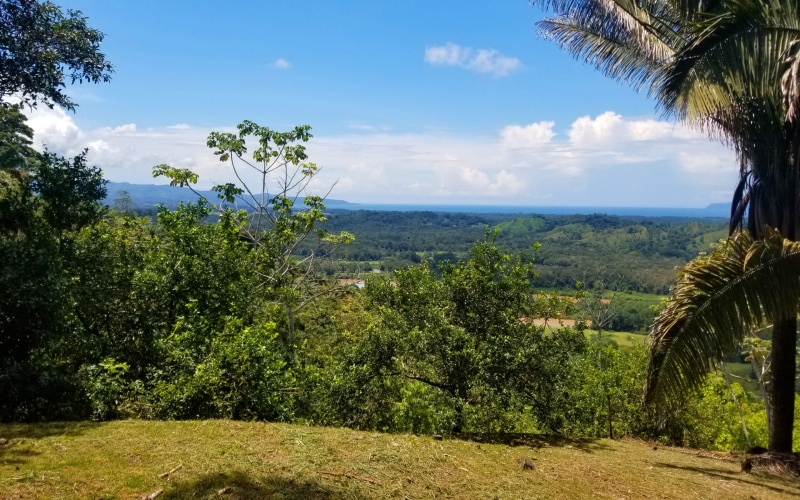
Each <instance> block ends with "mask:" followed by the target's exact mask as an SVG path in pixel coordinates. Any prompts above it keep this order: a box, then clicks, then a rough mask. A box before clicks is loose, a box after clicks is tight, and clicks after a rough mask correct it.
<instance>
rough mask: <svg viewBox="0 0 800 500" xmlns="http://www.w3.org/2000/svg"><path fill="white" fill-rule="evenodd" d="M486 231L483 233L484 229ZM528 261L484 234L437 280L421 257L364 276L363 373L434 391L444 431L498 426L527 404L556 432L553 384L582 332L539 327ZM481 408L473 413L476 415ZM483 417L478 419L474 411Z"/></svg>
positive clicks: (580, 341)
mask: <svg viewBox="0 0 800 500" xmlns="http://www.w3.org/2000/svg"><path fill="white" fill-rule="evenodd" d="M487 236H488V235H487ZM532 275H533V262H532V260H529V259H526V258H523V257H517V258H514V257H511V256H509V255H507V254H505V253H503V252H501V251H500V250H499V249H498V248H497V247H496V246H495V244H494V237H492V236H489V237H488V238H487V240H486V241H484V242H480V243H478V244H476V245H475V247H474V248H473V251H472V253H471V256H470V259H468V260H466V261H464V262H460V263H456V264H449V265H447V266H445V267H444V268H443V269H442V276H441V278H437V277H436V276H435V275H434V274H433V273H432V272H431V271H430V269H429V268H428V266H427V265H420V266H416V267H413V268H409V269H405V270H399V271H397V272H396V273H395V274H394V275H393V277H392V279H391V281H388V280H370V282H369V283H368V284H367V287H366V293H367V299H368V304H369V305H370V307H371V308H372V309H373V310H374V311H376V313H377V318H376V320H375V321H374V322H373V324H372V325H370V328H369V332H370V333H369V335H368V336H367V337H366V339H365V341H364V343H363V344H364V346H365V350H366V352H372V354H371V355H367V356H366V357H365V360H368V361H366V363H367V365H368V366H369V368H367V367H365V369H367V370H369V374H370V375H369V376H370V377H372V378H375V377H380V376H383V377H386V376H389V377H398V378H399V379H405V380H407V381H413V382H414V383H422V384H425V385H427V386H429V387H431V388H434V389H437V390H439V391H441V393H443V394H445V395H447V396H448V397H449V398H450V400H451V401H452V411H453V412H454V413H453V423H452V430H453V431H454V432H461V431H464V430H466V429H468V428H473V429H474V428H478V429H481V430H495V431H497V430H505V429H507V428H508V427H509V426H513V423H512V422H508V421H504V420H503V419H502V416H503V414H507V413H508V412H513V411H514V409H515V408H516V410H517V411H520V410H521V408H522V407H523V406H525V405H528V406H532V407H533V412H534V413H535V414H536V416H537V418H538V421H539V423H540V424H541V425H542V426H543V427H546V428H548V429H551V430H556V429H557V428H558V427H559V426H560V425H561V424H562V423H563V418H552V415H553V414H554V413H556V412H558V411H561V412H562V413H563V410H564V408H563V406H559V401H558V398H559V396H560V395H561V394H563V391H560V390H558V387H559V385H560V383H561V382H562V381H563V379H564V378H565V373H566V371H567V370H568V367H569V363H568V358H569V355H570V353H574V352H578V351H580V349H581V348H582V345H583V342H584V339H583V336H582V334H580V333H578V332H574V331H572V330H569V329H567V330H561V331H558V332H556V333H552V334H545V332H544V329H543V328H542V327H537V326H534V325H533V324H531V322H530V321H528V320H526V318H532V317H539V316H540V315H541V314H543V313H542V311H540V307H541V305H540V304H538V303H537V302H536V301H535V300H534V299H533V297H532V294H531V285H530V280H531V278H532ZM482 415H483V416H482ZM484 417H486V418H484Z"/></svg>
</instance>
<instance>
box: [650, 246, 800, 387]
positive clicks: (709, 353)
mask: <svg viewBox="0 0 800 500" xmlns="http://www.w3.org/2000/svg"><path fill="white" fill-rule="evenodd" d="M798 300H800V243H795V242H791V241H789V240H786V239H784V238H783V237H781V235H780V234H778V233H777V232H774V231H769V232H767V234H765V235H764V237H763V239H761V240H753V238H752V236H750V234H749V233H747V232H740V233H736V234H735V235H734V236H733V237H731V238H729V239H728V240H727V241H726V242H725V243H724V244H722V245H721V246H720V247H719V248H718V249H717V250H716V251H714V252H713V253H712V254H710V255H709V256H707V257H701V258H697V259H695V260H694V261H692V262H690V263H689V264H687V266H686V267H685V268H684V269H683V271H682V276H681V277H680V279H679V281H678V284H677V285H676V286H675V287H674V288H673V291H672V295H671V296H670V298H669V300H668V302H667V306H666V308H665V309H664V311H663V312H662V313H661V314H660V315H659V316H658V318H656V320H655V323H654V325H653V328H652V332H651V334H650V363H649V366H648V370H647V378H646V381H645V399H646V400H647V401H648V402H650V403H652V402H656V401H664V400H670V399H680V397H681V396H682V395H684V394H686V393H687V391H690V390H692V389H695V388H697V387H698V386H699V384H700V383H701V382H702V379H703V375H704V374H705V373H707V372H708V371H709V370H711V369H712V367H713V366H714V364H716V363H717V362H720V361H722V360H723V358H724V357H725V356H726V355H728V354H730V353H731V352H733V350H734V349H736V348H737V347H738V346H739V344H740V343H741V341H742V339H743V338H744V337H745V335H747V334H748V333H749V332H751V331H752V330H754V329H755V328H757V327H759V326H761V325H763V324H765V323H766V322H774V321H776V320H781V319H790V318H793V317H795V315H796V311H797V304H798Z"/></svg>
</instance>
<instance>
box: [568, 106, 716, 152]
mask: <svg viewBox="0 0 800 500" xmlns="http://www.w3.org/2000/svg"><path fill="white" fill-rule="evenodd" d="M568 135H569V140H570V142H571V143H572V144H574V145H575V146H578V147H587V148H608V147H612V146H613V145H615V144H620V143H625V142H630V141H661V140H669V139H697V138H700V137H701V136H700V135H698V134H696V133H695V132H693V131H692V130H690V129H688V128H686V127H684V126H681V125H676V124H674V123H671V122H663V121H658V120H654V119H652V118H648V119H644V120H636V119H626V118H623V117H622V116H621V115H619V114H617V113H614V112H613V111H606V112H605V113H603V114H601V115H598V116H597V117H596V118H592V117H591V116H588V115H587V116H582V117H580V118H578V119H576V120H575V121H574V122H573V123H572V126H571V127H570V129H569V134H568Z"/></svg>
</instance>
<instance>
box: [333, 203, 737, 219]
mask: <svg viewBox="0 0 800 500" xmlns="http://www.w3.org/2000/svg"><path fill="white" fill-rule="evenodd" d="M328 210H378V211H391V212H463V213H478V214H541V215H573V214H579V215H591V214H607V215H619V216H634V217H636V216H638V217H691V218H703V217H713V218H728V217H730V208H729V207H728V206H727V205H726V204H713V205H709V206H708V207H704V208H657V207H580V206H576V207H553V206H522V205H519V206H516V205H405V204H382V203H351V204H347V205H339V204H332V205H329V206H328Z"/></svg>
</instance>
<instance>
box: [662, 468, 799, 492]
mask: <svg viewBox="0 0 800 500" xmlns="http://www.w3.org/2000/svg"><path fill="white" fill-rule="evenodd" d="M653 465H654V466H656V467H663V468H665V469H678V470H683V471H689V472H696V473H698V474H703V475H706V476H710V477H714V478H717V479H721V480H723V481H736V482H739V483H745V484H749V485H752V486H759V487H761V488H766V489H768V490H770V491H774V492H775V493H782V494H784V495H798V494H800V484H798V483H797V482H794V481H792V480H789V479H786V478H782V477H780V476H773V475H760V474H759V475H758V476H755V475H745V474H741V475H732V473H727V474H726V473H725V472H724V471H720V470H719V469H713V468H709V467H691V466H688V465H675V464H667V463H662V462H655V463H653ZM757 479H761V481H758V480H757ZM768 482H769V483H772V484H768ZM776 484H777V485H776ZM779 486H786V487H787V488H788V489H787V488H781V487H779Z"/></svg>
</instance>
